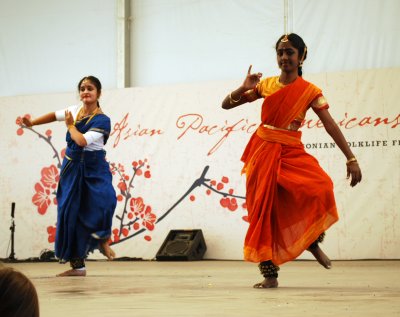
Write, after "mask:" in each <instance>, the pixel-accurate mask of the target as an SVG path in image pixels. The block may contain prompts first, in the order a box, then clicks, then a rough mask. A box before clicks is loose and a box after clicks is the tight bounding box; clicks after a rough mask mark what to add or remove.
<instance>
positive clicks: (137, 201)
mask: <svg viewBox="0 0 400 317" xmlns="http://www.w3.org/2000/svg"><path fill="white" fill-rule="evenodd" d="M129 204H130V207H131V211H132V212H133V213H134V214H135V216H138V215H139V214H141V213H143V210H144V203H143V198H142V197H138V198H132V199H131V201H130V203H129Z"/></svg>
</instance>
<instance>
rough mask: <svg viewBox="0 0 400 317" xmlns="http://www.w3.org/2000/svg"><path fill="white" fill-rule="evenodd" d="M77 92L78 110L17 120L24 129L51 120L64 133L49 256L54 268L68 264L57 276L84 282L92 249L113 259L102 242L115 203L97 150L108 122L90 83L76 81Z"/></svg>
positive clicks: (95, 81) (101, 154) (108, 231)
mask: <svg viewBox="0 0 400 317" xmlns="http://www.w3.org/2000/svg"><path fill="white" fill-rule="evenodd" d="M78 90H79V95H80V99H81V101H82V103H83V105H79V106H72V107H69V108H67V109H65V110H60V111H56V112H51V113H49V114H46V115H44V116H41V117H39V118H36V119H34V120H30V119H28V118H24V119H23V123H24V124H25V125H26V126H28V127H31V126H33V125H39V124H45V123H49V122H53V121H56V120H57V121H65V124H66V126H67V128H68V131H67V136H66V141H67V149H66V153H65V157H64V160H63V163H62V166H61V171H60V181H59V183H58V189H57V202H58V215H57V231H56V243H55V253H56V257H57V258H58V259H59V261H60V263H66V262H70V265H71V269H70V270H67V271H65V272H63V273H61V274H58V275H57V276H86V268H85V258H86V257H87V255H88V253H89V252H92V251H93V250H94V249H97V248H98V249H99V250H100V252H102V253H103V254H104V255H105V256H106V257H107V258H108V259H109V260H112V259H114V257H115V253H114V251H113V250H112V249H111V248H110V246H109V244H108V240H109V237H110V236H111V226H112V219H113V215H114V210H115V206H116V204H117V199H116V193H115V190H114V188H113V186H112V175H111V172H110V167H109V164H108V163H107V161H106V159H105V154H106V152H105V151H104V150H103V147H104V145H105V144H106V142H107V139H108V136H109V134H110V130H111V122H110V118H109V117H107V116H106V115H105V114H104V113H103V111H102V110H101V108H100V104H99V101H98V100H99V97H100V95H101V83H100V81H99V80H98V79H97V78H96V77H94V76H87V77H84V78H82V79H81V80H80V82H79V84H78Z"/></svg>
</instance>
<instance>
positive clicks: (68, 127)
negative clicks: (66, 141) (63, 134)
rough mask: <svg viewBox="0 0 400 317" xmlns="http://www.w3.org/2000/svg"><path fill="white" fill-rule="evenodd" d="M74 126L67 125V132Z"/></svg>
mask: <svg viewBox="0 0 400 317" xmlns="http://www.w3.org/2000/svg"><path fill="white" fill-rule="evenodd" d="M74 126H75V125H73V124H68V126H67V130H69V129H70V128H72V127H74Z"/></svg>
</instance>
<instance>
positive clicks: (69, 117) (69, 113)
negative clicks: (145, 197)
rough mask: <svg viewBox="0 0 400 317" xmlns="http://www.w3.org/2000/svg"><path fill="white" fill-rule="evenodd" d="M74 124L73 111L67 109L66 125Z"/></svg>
mask: <svg viewBox="0 0 400 317" xmlns="http://www.w3.org/2000/svg"><path fill="white" fill-rule="evenodd" d="M72 124H74V118H73V117H72V113H71V112H70V111H68V110H65V125H66V126H67V127H68V126H70V125H72Z"/></svg>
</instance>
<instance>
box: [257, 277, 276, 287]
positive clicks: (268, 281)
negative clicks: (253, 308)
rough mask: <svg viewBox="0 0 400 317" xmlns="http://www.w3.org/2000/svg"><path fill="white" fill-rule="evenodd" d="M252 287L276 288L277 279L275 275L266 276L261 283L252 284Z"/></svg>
mask: <svg viewBox="0 0 400 317" xmlns="http://www.w3.org/2000/svg"><path fill="white" fill-rule="evenodd" d="M253 287H254V288H277V287H278V279H277V278H276V277H267V278H265V279H264V281H262V282H261V283H257V284H254V285H253Z"/></svg>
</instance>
